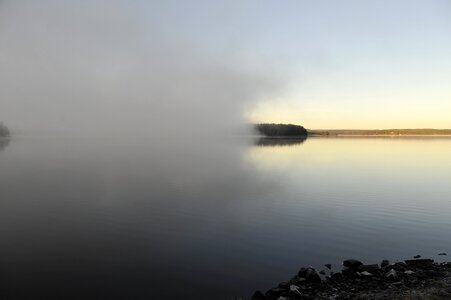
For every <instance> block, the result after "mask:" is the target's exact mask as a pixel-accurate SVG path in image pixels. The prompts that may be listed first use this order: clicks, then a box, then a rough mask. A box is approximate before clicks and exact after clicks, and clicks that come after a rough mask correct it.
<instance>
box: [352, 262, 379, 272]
mask: <svg viewBox="0 0 451 300" xmlns="http://www.w3.org/2000/svg"><path fill="white" fill-rule="evenodd" d="M357 269H358V270H359V272H364V271H367V272H375V271H378V270H379V269H380V268H379V265H378V264H372V265H361V266H359V267H358V268H357Z"/></svg>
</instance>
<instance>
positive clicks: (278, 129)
mask: <svg viewBox="0 0 451 300" xmlns="http://www.w3.org/2000/svg"><path fill="white" fill-rule="evenodd" d="M254 128H255V130H256V131H257V132H258V133H259V134H261V135H264V136H267V137H306V136H325V137H327V136H330V137H334V136H446V135H449V136H451V129H431V128H421V129H331V130H323V129H320V130H315V129H305V128H304V127H303V126H300V125H294V124H273V123H261V124H255V125H254Z"/></svg>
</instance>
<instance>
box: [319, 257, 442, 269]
mask: <svg viewBox="0 0 451 300" xmlns="http://www.w3.org/2000/svg"><path fill="white" fill-rule="evenodd" d="M439 255H440V254H439ZM324 266H325V267H326V268H328V269H329V270H330V269H332V265H331V264H325V265H324Z"/></svg>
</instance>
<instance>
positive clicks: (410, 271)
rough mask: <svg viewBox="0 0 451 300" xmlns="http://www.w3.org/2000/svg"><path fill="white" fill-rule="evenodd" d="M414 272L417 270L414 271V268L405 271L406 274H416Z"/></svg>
mask: <svg viewBox="0 0 451 300" xmlns="http://www.w3.org/2000/svg"><path fill="white" fill-rule="evenodd" d="M414 273H415V272H414V271H412V270H407V271H405V272H404V274H406V275H412V274H414Z"/></svg>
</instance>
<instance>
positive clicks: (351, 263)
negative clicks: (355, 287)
mask: <svg viewBox="0 0 451 300" xmlns="http://www.w3.org/2000/svg"><path fill="white" fill-rule="evenodd" d="M361 265H363V263H362V262H361V261H359V260H356V259H347V260H345V261H343V266H345V267H346V268H350V269H357V268H358V267H359V266H361Z"/></svg>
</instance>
